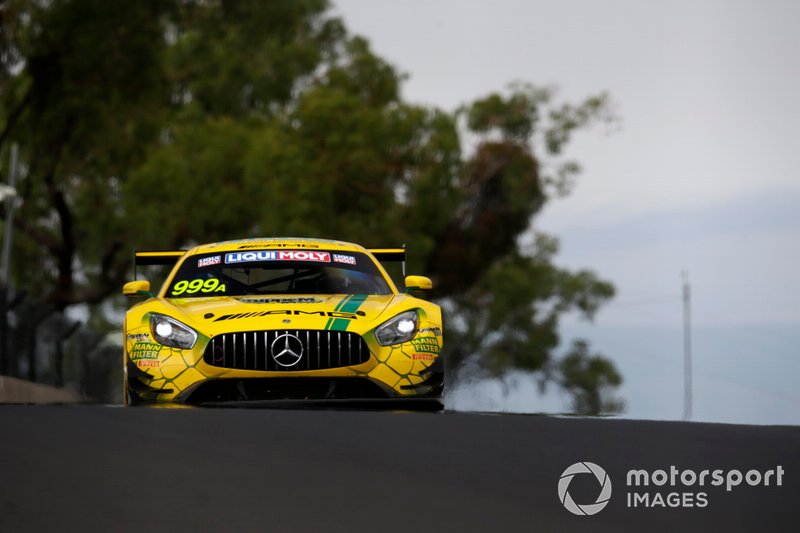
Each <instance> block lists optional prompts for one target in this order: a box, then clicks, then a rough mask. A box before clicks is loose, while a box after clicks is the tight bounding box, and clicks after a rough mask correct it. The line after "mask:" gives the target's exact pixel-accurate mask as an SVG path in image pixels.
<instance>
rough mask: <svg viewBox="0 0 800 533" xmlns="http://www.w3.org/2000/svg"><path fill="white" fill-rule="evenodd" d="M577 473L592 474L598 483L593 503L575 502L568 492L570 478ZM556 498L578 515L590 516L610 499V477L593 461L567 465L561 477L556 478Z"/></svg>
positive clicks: (601, 508) (600, 509)
mask: <svg viewBox="0 0 800 533" xmlns="http://www.w3.org/2000/svg"><path fill="white" fill-rule="evenodd" d="M578 474H593V475H594V477H595V478H597V482H598V483H600V487H601V488H600V494H599V495H598V496H597V500H596V501H595V502H594V503H587V504H577V503H575V501H574V500H573V499H572V496H570V494H569V484H570V483H571V482H572V478H573V477H575V476H576V475H578ZM558 499H559V500H560V501H561V503H562V505H564V507H566V509H567V511H569V512H570V513H572V514H576V515H579V516H591V515H593V514H597V513H599V512H600V511H602V510H603V508H604V507H605V506H606V505H608V500H610V499H611V479H610V478H609V477H608V474H606V471H605V470H603V469H602V468H601V467H599V466H597V465H596V464H594V463H590V462H588V461H584V462H582V463H575V464H574V465H572V466H570V467H568V468H567V469H566V470H564V473H562V474H561V479H559V480H558Z"/></svg>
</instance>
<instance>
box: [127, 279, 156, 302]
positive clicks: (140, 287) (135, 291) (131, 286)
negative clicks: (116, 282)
mask: <svg viewBox="0 0 800 533" xmlns="http://www.w3.org/2000/svg"><path fill="white" fill-rule="evenodd" d="M122 294H124V295H125V296H147V297H150V298H152V297H153V294H152V293H151V292H150V282H149V281H147V280H146V279H143V280H139V281H129V282H128V283H126V284H125V285H123V286H122Z"/></svg>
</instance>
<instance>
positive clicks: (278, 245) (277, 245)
mask: <svg viewBox="0 0 800 533" xmlns="http://www.w3.org/2000/svg"><path fill="white" fill-rule="evenodd" d="M252 248H319V245H317V244H310V243H307V242H291V243H271V242H260V243H258V244H245V245H244V246H240V247H239V249H240V250H247V249H252Z"/></svg>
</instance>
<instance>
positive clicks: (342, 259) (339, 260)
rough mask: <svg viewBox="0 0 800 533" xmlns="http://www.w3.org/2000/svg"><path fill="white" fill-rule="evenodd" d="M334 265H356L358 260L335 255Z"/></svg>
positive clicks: (350, 256) (347, 256)
mask: <svg viewBox="0 0 800 533" xmlns="http://www.w3.org/2000/svg"><path fill="white" fill-rule="evenodd" d="M333 262H334V263H344V264H345V265H355V264H356V258H355V257H353V256H352V255H342V254H333Z"/></svg>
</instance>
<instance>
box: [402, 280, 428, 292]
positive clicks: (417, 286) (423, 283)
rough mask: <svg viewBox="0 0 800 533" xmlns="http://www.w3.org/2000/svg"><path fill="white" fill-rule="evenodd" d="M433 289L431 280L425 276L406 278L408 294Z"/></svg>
mask: <svg viewBox="0 0 800 533" xmlns="http://www.w3.org/2000/svg"><path fill="white" fill-rule="evenodd" d="M432 288H433V282H432V281H431V278H426V277H425V276H406V292H411V291H429V290H431V289H432Z"/></svg>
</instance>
